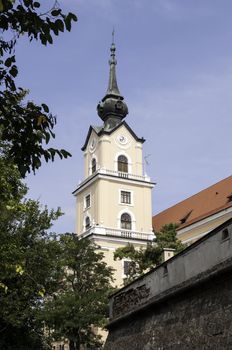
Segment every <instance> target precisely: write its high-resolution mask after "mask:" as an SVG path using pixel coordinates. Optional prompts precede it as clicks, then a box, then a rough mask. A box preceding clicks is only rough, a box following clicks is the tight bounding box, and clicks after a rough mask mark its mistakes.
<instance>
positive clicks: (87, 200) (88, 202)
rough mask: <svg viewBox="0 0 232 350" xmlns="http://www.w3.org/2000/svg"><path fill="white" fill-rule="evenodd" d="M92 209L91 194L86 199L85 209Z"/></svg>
mask: <svg viewBox="0 0 232 350" xmlns="http://www.w3.org/2000/svg"><path fill="white" fill-rule="evenodd" d="M89 207H90V194H88V195H87V196H86V197H85V208H89Z"/></svg>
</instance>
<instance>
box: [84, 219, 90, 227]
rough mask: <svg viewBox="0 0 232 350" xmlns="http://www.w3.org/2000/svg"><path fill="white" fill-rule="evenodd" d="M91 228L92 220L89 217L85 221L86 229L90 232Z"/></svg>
mask: <svg viewBox="0 0 232 350" xmlns="http://www.w3.org/2000/svg"><path fill="white" fill-rule="evenodd" d="M89 228H90V218H89V217H88V216H87V218H86V219H85V229H86V230H88V229H89Z"/></svg>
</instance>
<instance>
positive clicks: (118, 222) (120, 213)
mask: <svg viewBox="0 0 232 350" xmlns="http://www.w3.org/2000/svg"><path fill="white" fill-rule="evenodd" d="M122 214H129V215H130V217H131V230H130V231H136V219H135V215H134V213H133V212H132V211H131V210H130V209H128V208H123V209H122V210H120V212H119V213H118V216H117V229H118V230H120V229H121V216H122ZM128 231H129V230H128Z"/></svg>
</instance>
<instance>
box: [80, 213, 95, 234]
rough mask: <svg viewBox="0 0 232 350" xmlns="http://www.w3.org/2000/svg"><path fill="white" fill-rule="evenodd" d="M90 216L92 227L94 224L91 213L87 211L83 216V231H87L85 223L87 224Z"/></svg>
mask: <svg viewBox="0 0 232 350" xmlns="http://www.w3.org/2000/svg"><path fill="white" fill-rule="evenodd" d="M87 217H89V221H90V227H92V225H93V222H92V217H91V215H90V213H89V212H88V211H87V212H86V213H85V215H84V217H83V229H82V232H85V231H86V229H85V224H86V221H85V220H86V218H87Z"/></svg>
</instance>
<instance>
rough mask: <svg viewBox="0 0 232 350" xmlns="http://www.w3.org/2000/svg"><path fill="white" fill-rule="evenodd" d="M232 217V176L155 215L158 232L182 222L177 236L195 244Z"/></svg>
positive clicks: (154, 219) (179, 224) (155, 225)
mask: <svg viewBox="0 0 232 350" xmlns="http://www.w3.org/2000/svg"><path fill="white" fill-rule="evenodd" d="M230 218H232V176H229V177H227V178H225V179H223V180H221V181H219V182H217V183H216V184H213V185H212V186H210V187H208V188H206V189H204V190H202V191H200V192H198V193H196V194H194V195H193V196H191V197H189V198H187V199H185V200H183V201H181V202H179V203H177V204H175V205H173V206H172V207H170V208H168V209H166V210H164V211H162V212H160V213H158V214H156V215H154V216H153V219H152V223H153V228H154V231H159V230H160V228H161V227H162V226H163V225H165V224H169V223H175V224H177V225H178V228H177V238H178V239H180V240H181V241H182V242H183V243H187V244H192V243H193V242H195V241H196V240H198V239H200V238H201V237H203V236H204V235H206V234H207V233H209V232H210V231H212V230H213V229H215V228H216V227H218V226H219V225H221V224H223V223H224V222H226V221H227V220H228V219H230Z"/></svg>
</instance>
